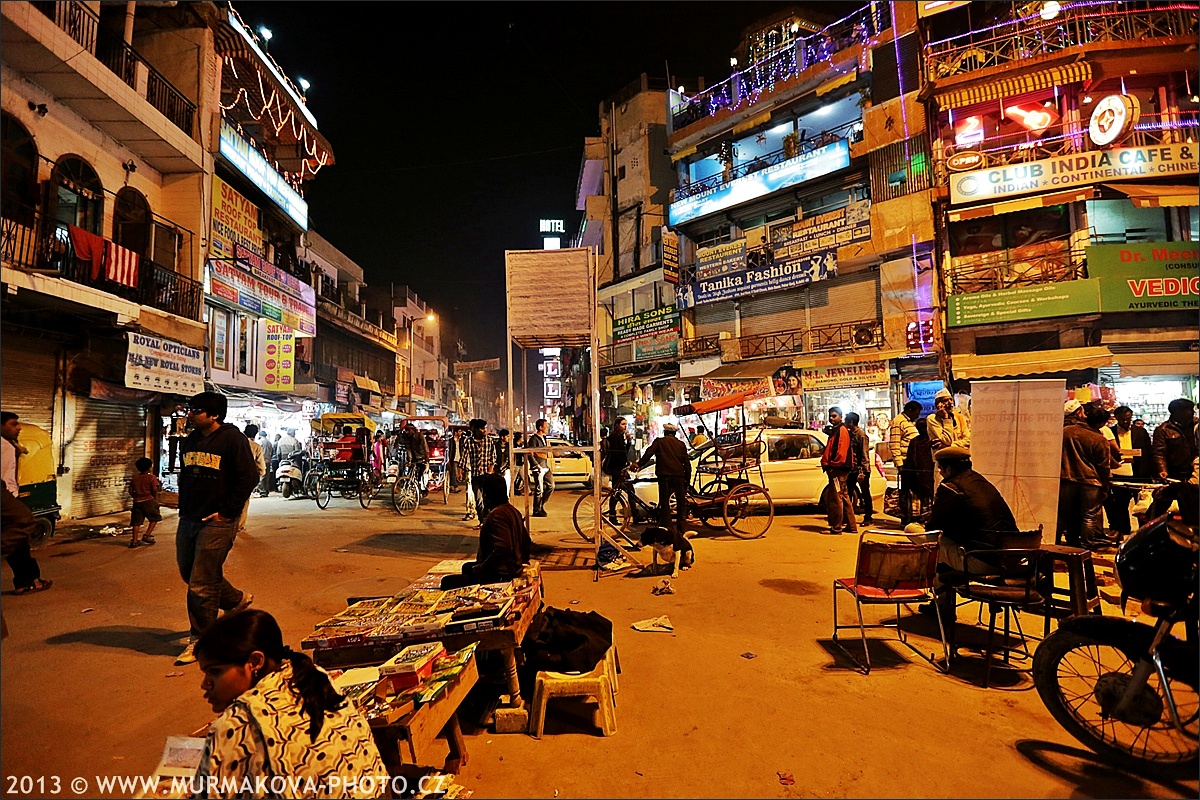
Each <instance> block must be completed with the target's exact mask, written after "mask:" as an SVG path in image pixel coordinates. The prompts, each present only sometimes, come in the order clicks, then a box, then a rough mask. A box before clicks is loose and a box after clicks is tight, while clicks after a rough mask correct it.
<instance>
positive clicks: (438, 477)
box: [392, 417, 450, 515]
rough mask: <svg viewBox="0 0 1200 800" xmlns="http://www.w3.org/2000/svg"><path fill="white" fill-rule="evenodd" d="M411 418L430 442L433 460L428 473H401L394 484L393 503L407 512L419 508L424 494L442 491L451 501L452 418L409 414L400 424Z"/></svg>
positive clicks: (428, 466) (428, 463)
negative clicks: (431, 434) (411, 415)
mask: <svg viewBox="0 0 1200 800" xmlns="http://www.w3.org/2000/svg"><path fill="white" fill-rule="evenodd" d="M410 422H411V423H412V424H413V425H415V426H416V427H417V431H418V434H419V435H421V436H425V439H426V442H427V443H428V444H429V461H428V462H427V463H426V464H425V472H424V474H422V475H412V474H411V473H405V474H402V475H397V476H396V480H395V482H394V483H393V484H392V505H393V506H394V507H395V509H396V511H397V512H398V513H400V514H404V515H408V514H411V513H413V512H414V511H416V510H417V506H418V505H420V503H421V498H422V495H423V494H424V495H431V494H434V493H436V494H440V495H441V496H442V504H443V505H446V504H449V502H450V480H449V478H450V476H449V472H448V469H447V462H448V460H449V458H448V453H447V452H446V448H447V445H448V442H447V439H448V438H449V433H450V418H449V417H408V418H407V419H405V420H404V421H402V422H401V423H400V427H403V426H405V425H408V424H409V423H410ZM428 431H433V432H434V433H435V434H436V436H433V437H430V436H427V435H426V433H427V432H428Z"/></svg>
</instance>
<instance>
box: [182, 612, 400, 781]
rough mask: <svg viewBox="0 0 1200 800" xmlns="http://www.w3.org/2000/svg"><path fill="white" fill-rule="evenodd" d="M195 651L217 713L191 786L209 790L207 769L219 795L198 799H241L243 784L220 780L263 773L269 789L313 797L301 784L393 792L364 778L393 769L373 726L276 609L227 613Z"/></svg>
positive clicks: (252, 777) (203, 684)
mask: <svg viewBox="0 0 1200 800" xmlns="http://www.w3.org/2000/svg"><path fill="white" fill-rule="evenodd" d="M195 652H196V658H197V660H198V661H199V662H200V670H201V672H202V673H203V680H202V681H201V683H200V688H201V689H203V690H204V699H205V700H207V701H208V702H209V704H210V705H211V706H212V709H213V711H215V712H217V713H218V714H219V715H220V716H218V717H217V719H216V720H215V721H214V722H213V723H212V725H211V726H210V727H209V729H208V737H207V740H206V742H205V745H204V753H203V755H202V757H201V760H200V767H199V769H198V770H197V773H196V783H195V785H196V786H199V787H205V786H207V784H208V783H209V776H211V777H212V778H213V779H215V783H214V784H213V785H214V787H215V789H216V792H215V794H214V793H208V792H207V791H206V790H205V789H201V791H200V792H199V793H198V794H197V795H196V796H197V797H214V796H216V797H231V796H235V795H238V789H233V791H230V790H229V788H225V789H222V787H239V788H240V787H241V786H242V785H243V784H246V783H247V782H248V784H247V785H250V786H254V785H255V784H256V782H257V781H260V780H261V781H262V782H263V783H264V785H265V786H266V788H267V789H268V790H269V791H268V794H269V795H273V796H283V797H308V796H313V795H310V794H308V793H306V792H304V791H303V787H304V786H305V785H316V786H326V787H328V786H335V785H336V786H339V787H341V788H340V790H339V791H338V796H346V797H386V796H390V795H389V794H388V790H389V786H388V784H387V781H386V780H383V781H379V780H376V781H374V782H372V783H368V782H366V781H362V777H363V776H368V775H369V776H375V777H379V776H386V775H387V770H386V768H385V767H384V764H383V760H382V759H381V758H380V755H379V750H378V748H377V747H376V745H375V741H374V739H373V738H372V736H371V729H370V726H369V725H368V723H367V722H366V720H365V719H363V717H362V715H361V714H360V713H359V712H358V710H357V709H356V708H355V707H354V705H353V704H351V703H350V702H348V701H347V700H346V698H344V697H342V696H341V695H340V694H338V693H337V691H336V690H335V689H334V688H333V684H331V683H330V681H329V676H328V675H327V674H326V673H325V672H324V671H323V670H321V669H320V668H319V667H317V666H316V665H314V664H313V662H312V661H311V660H310V659H309V657H308V656H306V655H304V654H302V653H297V652H295V651H294V650H292V649H290V648H289V647H287V646H286V645H284V643H283V634H282V633H281V632H280V630H279V624H278V623H277V622H276V621H275V618H274V617H272V616H271V615H270V614H268V613H266V612H265V611H259V610H256V609H247V610H245V611H239V612H236V613H232V614H225V615H223V616H222V617H220V619H218V620H217V621H216V622H214V623H213V624H212V625H211V626H209V628H208V629H207V630H206V631H205V632H204V634H203V635H202V636H201V637H200V639H199V640H198V641H197V642H196V650H195ZM293 786H298V787H300V790H299V791H297V790H296V789H294V788H292V787H293ZM351 787H354V788H353V789H351ZM243 791H244V790H243ZM238 796H240V795H238ZM255 796H258V795H255Z"/></svg>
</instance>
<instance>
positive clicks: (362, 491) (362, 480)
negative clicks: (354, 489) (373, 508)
mask: <svg viewBox="0 0 1200 800" xmlns="http://www.w3.org/2000/svg"><path fill="white" fill-rule="evenodd" d="M374 496H375V484H374V482H373V481H372V480H371V472H370V470H360V471H359V473H358V504H359V505H360V506H362V507H363V508H368V507H370V505H371V498H373V497H374Z"/></svg>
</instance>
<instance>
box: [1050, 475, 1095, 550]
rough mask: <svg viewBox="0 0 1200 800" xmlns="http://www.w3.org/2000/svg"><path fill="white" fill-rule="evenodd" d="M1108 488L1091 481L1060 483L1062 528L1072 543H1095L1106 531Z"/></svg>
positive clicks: (1075, 545)
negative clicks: (1105, 498)
mask: <svg viewBox="0 0 1200 800" xmlns="http://www.w3.org/2000/svg"><path fill="white" fill-rule="evenodd" d="M1103 511H1104V489H1103V488H1102V487H1100V486H1092V485H1091V484H1088V483H1075V482H1074V481H1060V482H1059V484H1058V529H1059V531H1061V532H1062V535H1063V539H1064V540H1065V541H1066V543H1067V544H1068V545H1070V546H1071V547H1091V546H1092V545H1093V544H1095V543H1096V542H1097V541H1098V540H1099V539H1101V538H1102V537H1103V535H1104V517H1103V513H1102V512H1103Z"/></svg>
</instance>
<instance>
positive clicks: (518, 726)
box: [494, 646, 529, 733]
mask: <svg viewBox="0 0 1200 800" xmlns="http://www.w3.org/2000/svg"><path fill="white" fill-rule="evenodd" d="M500 654H501V655H502V656H503V658H504V680H505V684H506V685H507V688H508V695H509V703H508V706H507V707H502V708H497V709H496V712H495V715H494V716H495V719H496V733H524V732H525V730H526V728H528V727H529V710H528V709H526V708H525V701H524V700H523V699H522V698H521V683H520V680H519V679H518V678H517V649H516V647H515V646H514V647H505V648H504V649H502V650H501V651H500Z"/></svg>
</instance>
